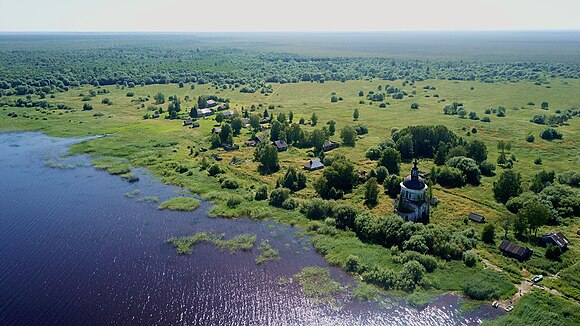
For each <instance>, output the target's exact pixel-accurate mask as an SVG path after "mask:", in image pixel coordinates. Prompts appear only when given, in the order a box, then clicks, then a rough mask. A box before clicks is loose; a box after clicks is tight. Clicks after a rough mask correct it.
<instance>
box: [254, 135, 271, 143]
mask: <svg viewBox="0 0 580 326" xmlns="http://www.w3.org/2000/svg"><path fill="white" fill-rule="evenodd" d="M253 140H255V141H256V145H257V144H259V143H265V142H267V141H268V138H266V136H263V135H260V136H256V137H254V139H253Z"/></svg>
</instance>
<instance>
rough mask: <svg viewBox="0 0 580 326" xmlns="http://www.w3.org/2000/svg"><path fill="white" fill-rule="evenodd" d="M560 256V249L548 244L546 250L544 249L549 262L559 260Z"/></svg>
mask: <svg viewBox="0 0 580 326" xmlns="http://www.w3.org/2000/svg"><path fill="white" fill-rule="evenodd" d="M561 254H562V251H561V250H560V247H557V246H554V245H552V244H550V245H549V246H548V248H546V258H548V259H550V260H557V259H559V258H560V255H561Z"/></svg>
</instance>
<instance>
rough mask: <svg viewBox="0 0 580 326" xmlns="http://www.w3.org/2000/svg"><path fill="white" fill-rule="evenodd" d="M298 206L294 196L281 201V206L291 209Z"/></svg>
mask: <svg viewBox="0 0 580 326" xmlns="http://www.w3.org/2000/svg"><path fill="white" fill-rule="evenodd" d="M297 207H298V202H297V201H296V200H295V199H294V198H288V199H286V200H285V201H284V202H283V203H282V208H284V209H287V210H289V211H293V210H295V209H296V208H297Z"/></svg>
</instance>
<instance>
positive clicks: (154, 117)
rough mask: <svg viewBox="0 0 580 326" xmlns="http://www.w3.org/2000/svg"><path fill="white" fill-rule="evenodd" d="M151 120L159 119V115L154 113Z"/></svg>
mask: <svg viewBox="0 0 580 326" xmlns="http://www.w3.org/2000/svg"><path fill="white" fill-rule="evenodd" d="M151 118H152V119H157V118H159V113H157V112H155V113H153V116H151Z"/></svg>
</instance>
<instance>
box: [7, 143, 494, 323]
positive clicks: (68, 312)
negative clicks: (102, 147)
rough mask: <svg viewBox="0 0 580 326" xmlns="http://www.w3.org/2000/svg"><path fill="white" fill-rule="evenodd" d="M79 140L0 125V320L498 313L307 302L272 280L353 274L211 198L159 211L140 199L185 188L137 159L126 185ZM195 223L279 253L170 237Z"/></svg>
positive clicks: (477, 316) (332, 318) (418, 319)
mask: <svg viewBox="0 0 580 326" xmlns="http://www.w3.org/2000/svg"><path fill="white" fill-rule="evenodd" d="M78 141H80V140H79V139H60V138H53V137H49V136H46V135H43V134H41V133H29V132H26V133H5V134H0V153H1V154H0V180H1V185H2V187H1V192H0V261H1V262H2V263H1V264H0V325H104V324H120V325H168V324H171V325H175V324H178V325H386V324H401V325H453V324H455V325H464V324H465V325H470V324H479V323H481V320H482V319H486V318H492V317H493V316H495V315H497V314H498V313H499V312H498V311H496V310H495V309H492V308H490V307H489V306H483V307H481V308H479V309H478V310H476V311H474V312H470V313H463V312H461V311H460V298H459V297H457V296H453V295H443V296H441V297H439V298H438V299H437V300H436V301H435V302H433V303H432V304H430V305H429V306H427V307H426V308H424V309H422V310H419V311H417V310H415V309H413V308H411V307H410V306H408V305H406V304H405V303H404V302H400V300H395V299H393V298H391V297H388V296H385V297H384V298H383V299H382V300H381V302H363V301H359V300H357V299H354V298H352V297H351V296H348V295H341V296H340V297H339V298H337V299H336V300H335V301H334V302H333V303H332V304H329V303H316V302H313V301H312V300H310V299H309V298H307V297H305V296H304V294H303V293H302V291H301V289H300V286H299V285H298V284H297V282H295V281H294V282H292V283H291V284H289V285H287V286H281V285H280V284H279V279H280V278H281V277H284V278H292V276H293V275H295V274H296V273H298V272H299V271H300V270H301V269H302V268H304V267H306V266H322V267H328V268H330V270H331V275H332V277H333V278H334V279H335V280H337V281H339V282H340V283H341V284H342V285H343V286H344V287H349V286H352V285H353V284H354V280H353V279H352V278H351V277H350V276H349V275H348V274H346V273H344V272H342V271H341V270H339V269H338V268H334V267H331V266H329V265H328V263H326V262H325V261H324V259H323V258H322V256H320V255H318V254H317V253H316V252H315V251H314V250H313V249H312V246H311V245H310V244H309V242H308V239H307V237H305V236H303V235H300V233H299V231H300V230H299V229H296V228H292V227H290V226H286V225H283V224H279V223H275V222H270V221H254V220H250V219H243V218H241V219H235V220H229V219H219V218H211V217H209V216H208V215H207V211H208V209H209V208H210V207H211V203H209V202H203V204H202V205H201V207H200V208H198V209H197V210H196V211H194V212H174V211H165V210H158V209H157V206H158V203H151V202H142V201H139V199H140V198H145V197H149V196H156V197H158V198H159V201H160V202H162V201H164V200H166V199H169V198H171V197H174V196H177V195H179V194H187V191H186V190H184V189H180V188H176V187H172V186H168V185H164V184H162V183H160V182H159V181H158V180H157V179H155V178H154V177H153V176H151V175H149V174H148V171H147V170H144V169H136V170H135V172H136V174H137V175H138V176H139V178H140V181H139V182H136V183H128V182H126V181H124V180H122V179H121V178H119V177H117V176H112V175H109V174H107V173H106V172H103V171H98V170H96V169H95V168H93V167H91V166H90V160H89V159H88V158H87V157H85V156H71V155H65V154H67V147H68V146H69V145H71V144H73V143H75V142H78ZM63 155H65V157H63ZM135 190H137V191H135ZM131 193H133V195H134V196H133V195H129V194H131ZM200 231H207V232H213V233H224V234H225V238H231V237H234V236H236V235H239V234H243V233H251V234H255V235H256V236H257V244H259V243H260V242H261V241H269V243H270V244H271V245H272V247H274V248H275V249H277V250H279V252H280V258H281V259H280V260H279V261H270V262H266V263H264V264H261V265H258V264H256V262H255V259H256V257H257V255H258V250H257V245H256V246H255V247H254V249H253V250H251V251H238V252H236V253H235V254H231V253H229V252H228V251H221V250H219V249H217V248H215V247H214V246H212V245H210V244H205V243H201V244H198V245H196V246H195V247H194V248H193V251H192V254H191V255H177V253H176V251H175V249H174V248H173V247H172V246H171V245H170V244H168V243H167V242H166V240H167V239H168V238H170V237H174V236H188V235H193V234H195V233H197V232H200Z"/></svg>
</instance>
